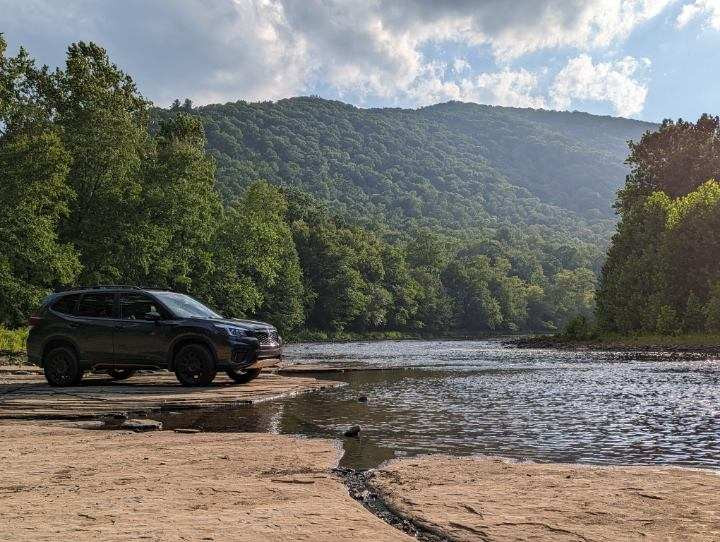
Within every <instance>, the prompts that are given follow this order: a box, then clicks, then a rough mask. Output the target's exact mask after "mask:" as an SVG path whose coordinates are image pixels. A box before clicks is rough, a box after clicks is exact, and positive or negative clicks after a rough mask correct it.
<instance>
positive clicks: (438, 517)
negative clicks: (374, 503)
mask: <svg viewBox="0 0 720 542" xmlns="http://www.w3.org/2000/svg"><path fill="white" fill-rule="evenodd" d="M369 485H370V487H371V488H372V489H373V490H374V491H375V492H377V494H378V496H379V498H380V499H381V500H382V501H383V502H384V503H385V505H386V506H387V507H388V508H389V509H390V510H391V511H392V512H394V513H395V514H397V515H399V516H400V517H403V518H405V519H407V520H408V521H411V522H412V523H414V524H416V525H417V526H418V527H419V528H420V529H422V530H423V531H425V532H428V533H431V534H434V535H440V536H441V537H442V538H443V539H448V540H454V541H467V542H471V541H472V542H474V541H488V540H503V541H517V542H521V541H525V540H536V541H558V540H562V541H590V540H693V541H695V540H697V541H711V540H713V541H714V540H718V539H720V476H718V474H717V473H716V472H712V471H707V470H700V469H684V468H668V467H663V468H655V467H595V466H587V465H564V464H557V463H546V464H543V463H527V462H525V463H522V462H512V461H508V460H504V459H500V458H477V457H476V458H458V457H443V456H434V457H423V458H414V459H404V460H399V461H395V462H392V463H391V464H389V465H386V466H385V467H383V468H381V469H379V470H378V471H376V472H375V473H374V475H373V476H372V477H371V478H370V481H369Z"/></svg>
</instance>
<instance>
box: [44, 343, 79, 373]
mask: <svg viewBox="0 0 720 542" xmlns="http://www.w3.org/2000/svg"><path fill="white" fill-rule="evenodd" d="M60 347H65V348H69V349H70V350H72V351H73V353H74V354H75V358H76V359H77V361H78V363H81V360H80V349H79V348H78V346H77V344H75V341H73V340H72V339H70V338H68V337H63V336H55V337H50V338H48V339H47V340H46V341H45V343H44V344H43V347H42V352H41V354H40V367H44V366H45V357H46V356H47V354H48V353H49V352H50V351H51V350H53V349H54V348H60Z"/></svg>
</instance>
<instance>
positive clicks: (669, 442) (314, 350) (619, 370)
mask: <svg viewBox="0 0 720 542" xmlns="http://www.w3.org/2000/svg"><path fill="white" fill-rule="evenodd" d="M286 356H287V358H288V359H290V360H292V361H294V362H296V363H318V362H321V363H326V364H335V365H338V366H343V365H346V366H357V365H364V366H367V367H368V368H369V369H378V370H371V371H354V372H346V373H322V374H318V375H314V376H317V377H318V378H328V379H331V380H343V381H345V382H347V383H348V386H346V387H344V388H338V389H334V390H329V391H322V392H318V393H312V394H309V395H302V396H298V397H294V398H290V399H286V400H283V401H276V402H271V403H265V404H259V405H255V406H252V407H241V408H238V409H236V410H233V411H230V412H223V413H222V415H218V413H217V412H215V413H211V412H192V413H183V414H181V415H174V416H175V417H174V416H173V415H166V416H165V417H164V421H165V423H166V425H168V427H173V426H175V427H179V426H184V427H187V426H192V427H197V428H201V429H204V430H214V431H218V430H219V431H270V432H277V433H291V434H302V435H307V436H322V437H334V438H341V439H342V441H343V443H344V448H345V456H344V457H343V460H342V463H341V465H344V466H349V467H355V468H369V467H375V466H377V465H378V464H379V463H381V462H382V461H384V460H387V459H391V458H394V457H404V456H412V455H418V454H427V453H447V454H453V455H467V454H486V455H502V456H506V457H513V458H518V459H532V460H539V461H560V462H580V463H594V464H663V465H683V466H697V467H705V468H720V361H718V360H707V361H699V360H695V361H657V360H655V361H643V360H639V359H636V358H634V357H633V355H631V354H630V355H628V354H625V355H618V354H608V353H588V352H568V351H556V350H521V349H513V348H506V347H503V346H502V345H501V343H500V342H499V341H381V342H357V343H303V344H293V345H289V346H288V347H287V349H286ZM361 396H365V397H367V402H360V401H358V398H359V397H361ZM355 424H357V425H359V426H361V428H362V430H361V432H360V435H359V437H357V438H353V437H349V438H344V437H343V436H342V434H343V431H344V430H345V429H347V428H348V427H349V426H351V425H355Z"/></svg>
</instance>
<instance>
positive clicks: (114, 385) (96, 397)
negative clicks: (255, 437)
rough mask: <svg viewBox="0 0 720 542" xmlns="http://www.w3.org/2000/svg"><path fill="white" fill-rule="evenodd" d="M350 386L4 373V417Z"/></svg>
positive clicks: (191, 403) (194, 404)
mask: <svg viewBox="0 0 720 542" xmlns="http://www.w3.org/2000/svg"><path fill="white" fill-rule="evenodd" d="M343 385H345V384H344V383H342V382H332V381H328V380H322V381H320V380H316V379H314V378H308V377H289V376H280V375H276V374H271V373H263V374H261V375H260V376H259V377H258V378H256V379H255V380H253V381H251V382H248V383H247V384H236V383H235V382H234V381H233V380H231V379H230V378H227V377H226V376H225V375H224V374H222V375H218V376H217V378H216V380H215V382H214V383H213V384H212V385H211V386H208V387H204V388H186V387H183V386H181V385H180V384H179V383H178V382H177V380H176V379H175V375H174V374H172V373H169V372H157V373H141V374H139V375H138V376H135V377H132V378H130V379H128V380H123V381H119V382H113V381H112V380H110V379H108V378H107V377H103V376H102V375H90V376H88V377H87V378H86V379H84V380H83V382H82V384H81V385H80V386H75V387H69V388H52V387H50V386H48V385H47V383H46V382H45V379H44V378H43V377H42V376H40V375H36V374H35V375H33V374H30V375H28V374H19V375H18V374H12V373H4V374H0V419H36V420H38V419H39V420H42V419H45V420H85V419H94V418H99V417H108V416H113V415H116V416H118V417H120V418H121V417H122V415H123V414H134V415H135V417H139V418H142V417H146V416H148V415H149V414H150V413H152V412H157V411H169V410H174V411H181V410H187V409H196V408H212V409H222V408H231V407H233V406H238V405H249V404H253V403H258V402H261V401H269V400H273V399H279V398H282V397H287V396H291V395H296V394H298V393H303V392H308V391H313V390H320V389H325V388H331V387H337V386H343Z"/></svg>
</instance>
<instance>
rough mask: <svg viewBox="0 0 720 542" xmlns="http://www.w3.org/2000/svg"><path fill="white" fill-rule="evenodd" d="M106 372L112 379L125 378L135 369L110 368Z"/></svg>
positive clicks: (133, 372) (132, 373) (131, 374)
mask: <svg viewBox="0 0 720 542" xmlns="http://www.w3.org/2000/svg"><path fill="white" fill-rule="evenodd" d="M108 374H109V375H110V378H112V379H113V380H127V379H128V378H130V377H131V376H133V375H134V374H135V369H110V370H109V371H108Z"/></svg>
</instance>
